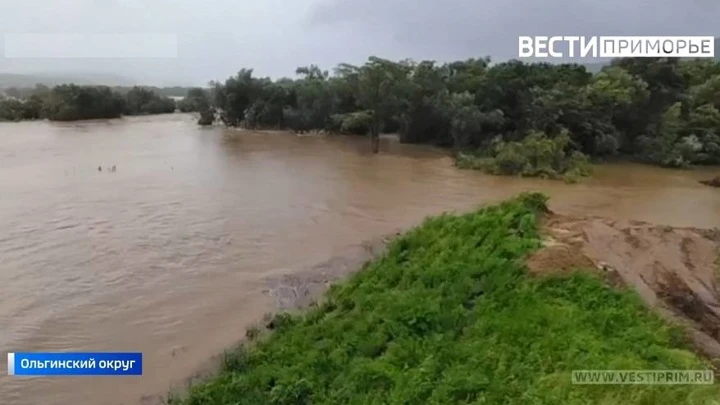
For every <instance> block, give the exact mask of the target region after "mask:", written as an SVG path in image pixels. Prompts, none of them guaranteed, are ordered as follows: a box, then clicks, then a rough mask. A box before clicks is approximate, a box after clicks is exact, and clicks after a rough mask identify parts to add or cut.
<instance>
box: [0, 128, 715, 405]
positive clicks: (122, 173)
mask: <svg viewBox="0 0 720 405" xmlns="http://www.w3.org/2000/svg"><path fill="white" fill-rule="evenodd" d="M113 165H115V166H116V170H115V171H111V170H110V167H112V166H113ZM98 166H101V167H102V171H98ZM717 174H720V173H718V171H717V170H702V171H675V170H665V169H660V168H655V167H648V166H641V165H631V164H619V165H618V164H613V165H605V166H600V167H597V168H596V173H595V177H594V178H593V179H591V180H589V181H586V182H584V183H582V184H578V185H567V184H564V183H562V182H554V181H542V180H528V179H518V178H507V177H492V176H487V175H484V174H482V173H478V172H473V171H461V170H457V169H455V168H454V167H453V164H452V159H451V158H450V157H448V155H447V153H446V152H445V151H443V150H439V149H434V148H431V147H427V146H414V145H401V144H398V143H397V142H396V141H394V140H393V139H392V138H386V139H383V140H382V145H381V153H380V154H378V155H372V154H370V153H369V142H368V141H367V139H365V138H362V137H342V136H336V137H322V136H296V135H293V134H285V133H253V132H236V131H224V130H222V129H220V128H212V129H201V128H198V127H197V126H196V125H195V124H194V121H193V118H192V117H191V116H189V115H183V114H176V115H166V116H156V117H147V118H128V119H122V120H111V121H99V122H83V123H72V124H50V123H46V122H28V123H8V124H0V352H9V351H141V352H143V353H144V363H145V364H144V375H143V376H141V377H121V378H118V377H94V378H93V377H71V378H65V377H63V378H17V377H8V376H7V375H5V374H6V372H5V370H6V363H5V361H6V356H5V355H4V354H2V355H1V356H0V362H2V363H0V368H1V369H2V371H1V372H0V403H1V404H3V405H20V404H42V405H49V404H57V405H98V404H102V405H113V404H139V403H151V402H152V401H154V400H155V399H156V398H157V396H158V395H163V394H165V393H166V392H167V390H168V388H169V387H171V386H175V387H177V386H182V385H183V384H184V382H185V380H186V378H187V377H188V376H190V375H192V374H193V373H195V372H197V371H198V370H200V369H202V368H203V367H205V366H206V365H207V363H208V359H210V358H211V357H212V356H213V355H216V354H217V353H219V352H221V351H222V350H223V349H224V348H226V347H228V346H230V345H232V344H233V343H234V342H236V341H238V339H240V338H241V337H242V336H244V331H245V329H246V327H248V326H249V325H252V324H253V323H255V322H257V321H258V320H260V319H261V318H262V316H263V314H265V313H267V312H269V311H272V310H274V308H275V302H274V300H273V299H272V298H271V297H269V296H268V295H267V294H266V293H265V291H266V289H267V281H266V280H267V279H268V278H269V277H277V276H280V275H283V274H293V273H295V272H299V271H302V270H303V269H307V268H309V267H312V266H313V265H314V264H316V263H319V262H322V261H325V260H328V259H329V258H333V257H338V256H340V257H341V256H342V255H343V252H346V251H348V249H351V248H353V246H358V245H359V244H360V243H362V242H363V241H366V240H370V239H372V238H375V237H377V236H378V235H383V234H387V233H390V232H394V231H395V230H397V229H400V228H405V227H408V226H412V225H414V224H417V223H418V222H420V221H421V220H422V219H423V218H424V217H425V216H427V215H431V214H437V213H440V212H443V211H449V210H467V209H470V208H472V207H474V206H477V205H478V204H485V203H490V202H495V201H498V200H501V199H503V198H506V197H508V196H511V195H513V194H515V193H518V192H521V191H524V190H542V191H544V192H546V193H548V194H549V195H550V196H551V197H552V199H551V207H552V208H553V209H554V210H557V211H560V212H565V213H571V214H592V215H602V216H609V217H614V218H623V219H638V220H645V221H650V222H655V223H660V224H668V225H679V226H696V227H720V190H718V189H713V188H710V187H707V186H703V185H701V184H698V183H697V180H699V179H704V178H709V177H711V176H713V175H717Z"/></svg>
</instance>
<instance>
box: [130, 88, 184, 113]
mask: <svg viewBox="0 0 720 405" xmlns="http://www.w3.org/2000/svg"><path fill="white" fill-rule="evenodd" d="M125 99H126V102H125V114H127V115H147V114H168V113H172V112H174V111H175V108H176V105H175V101H173V100H172V99H170V98H167V97H161V96H160V95H158V94H157V93H156V92H155V91H153V90H151V89H148V88H144V87H133V88H132V89H131V90H130V91H128V93H127V94H126V95H125Z"/></svg>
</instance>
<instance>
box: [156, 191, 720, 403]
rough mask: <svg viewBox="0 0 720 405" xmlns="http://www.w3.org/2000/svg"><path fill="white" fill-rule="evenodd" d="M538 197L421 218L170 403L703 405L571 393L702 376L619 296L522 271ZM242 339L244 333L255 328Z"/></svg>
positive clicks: (633, 394)
mask: <svg viewBox="0 0 720 405" xmlns="http://www.w3.org/2000/svg"><path fill="white" fill-rule="evenodd" d="M545 201H546V199H545V197H544V196H542V195H539V194H526V195H522V196H520V197H518V198H515V199H512V200H509V201H506V202H504V203H502V204H500V205H497V206H491V207H486V208H483V209H480V210H477V211H475V212H472V213H469V214H465V215H459V216H455V215H447V214H446V215H441V216H439V217H435V218H430V219H428V220H426V221H425V222H424V223H423V224H422V225H420V226H419V227H417V228H415V229H413V230H410V231H409V232H407V233H406V234H404V235H402V236H400V237H399V238H397V239H395V240H394V241H392V242H391V244H390V245H389V246H388V250H387V252H386V254H385V255H383V256H382V257H381V258H379V259H377V260H375V261H373V262H371V263H369V264H367V265H366V266H365V267H364V268H363V269H362V270H361V271H360V272H358V273H356V274H355V275H354V276H353V277H351V278H350V279H349V280H348V281H347V282H345V283H342V284H339V285H335V286H333V287H332V288H331V289H330V291H329V292H328V293H327V294H326V296H325V299H324V300H323V301H322V302H321V303H320V304H318V305H315V306H314V307H313V308H311V309H310V310H309V311H307V312H305V313H303V314H297V315H288V314H279V315H277V316H276V317H275V318H274V319H273V320H272V322H270V324H269V326H268V327H269V328H271V329H273V330H272V332H271V333H270V334H269V335H268V336H265V337H260V338H258V339H256V340H255V341H254V342H252V343H249V344H247V345H245V346H242V347H240V348H237V349H234V350H232V351H229V352H227V353H226V356H225V361H224V366H223V368H222V370H221V371H220V372H219V374H217V375H215V376H213V377H211V378H210V379H208V380H207V381H205V382H203V383H200V384H198V385H195V386H193V387H191V388H190V390H189V392H188V393H186V394H185V395H184V396H183V397H174V398H171V399H170V401H169V402H170V403H172V404H183V405H204V404H208V405H210V404H212V405H221V404H228V405H229V404H233V405H242V404H248V405H255V404H276V405H289V404H316V405H320V404H370V403H384V404H468V403H476V404H480V403H486V404H516V403H533V404H538V405H540V404H548V405H550V404H552V405H555V404H560V403H562V404H583V405H584V404H619V403H622V404H659V405H661V404H668V405H675V404H680V403H683V404H707V403H711V401H712V400H715V399H717V398H718V395H720V388H719V387H718V386H717V385H705V386H703V385H675V386H663V385H635V386H619V385H595V386H583V385H573V384H572V382H571V375H572V372H571V371H572V370H587V369H600V370H607V369H626V370H627V369H630V370H638V369H707V368H709V365H708V364H707V363H706V362H705V361H703V360H701V359H699V358H698V357H697V356H696V355H694V354H693V353H692V352H690V351H688V350H687V349H686V346H685V341H684V337H683V336H684V335H683V333H681V332H680V330H679V329H675V328H674V327H669V326H667V325H666V324H664V323H663V322H662V321H661V320H660V319H659V318H658V317H657V316H655V315H654V314H652V313H650V312H649V310H648V309H647V308H646V307H644V306H643V305H642V304H641V302H640V299H639V298H638V297H637V296H636V295H635V294H633V293H630V292H627V291H615V290H613V289H612V288H610V287H608V285H607V284H606V283H605V282H604V281H603V280H600V279H599V278H598V277H596V276H592V275H590V273H582V272H577V273H575V274H564V275H559V274H556V275H544V276H537V277H535V276H532V277H531V276H529V275H528V273H527V272H526V269H525V266H524V264H523V258H524V257H525V256H526V255H527V254H528V253H529V252H531V251H533V250H535V249H537V248H538V247H539V246H540V245H541V242H540V238H539V236H538V230H537V228H536V221H537V219H538V216H539V215H540V214H541V213H542V212H544V211H545ZM252 332H253V333H249V334H248V336H250V337H255V336H256V335H257V331H256V330H253V331H252Z"/></svg>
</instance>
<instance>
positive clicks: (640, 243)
mask: <svg viewBox="0 0 720 405" xmlns="http://www.w3.org/2000/svg"><path fill="white" fill-rule="evenodd" d="M542 226H543V233H544V235H545V238H546V239H545V240H546V247H545V248H543V249H541V250H540V251H538V252H536V253H535V254H534V255H532V256H531V257H530V258H529V259H528V267H529V269H530V271H532V272H547V271H560V272H566V271H569V270H571V268H572V267H575V268H588V267H591V268H593V269H595V271H598V270H604V271H605V272H607V273H608V274H609V275H611V276H613V277H615V278H616V279H617V281H619V282H621V283H622V284H624V285H627V286H630V287H632V288H633V289H635V290H636V291H637V292H638V293H639V294H640V296H641V297H642V298H643V300H644V301H645V302H646V303H647V304H648V305H649V306H650V307H652V308H655V309H656V310H658V311H659V312H660V313H661V314H662V315H663V316H665V317H666V318H671V319H672V321H674V322H680V323H681V324H683V325H685V326H686V327H687V328H688V334H689V335H690V336H691V338H692V340H693V341H694V343H695V344H696V345H697V346H698V348H699V349H700V350H701V351H702V352H703V353H704V354H705V355H707V356H709V357H710V358H711V359H712V360H713V362H714V363H716V364H720V290H719V289H718V266H717V260H718V252H719V251H720V238H718V237H717V236H718V230H706V229H696V228H675V227H668V226H657V225H653V224H649V223H645V222H640V221H614V220H609V219H605V218H597V217H584V218H578V217H570V216H564V215H559V214H553V213H551V214H549V215H548V216H547V217H546V218H545V219H543V221H542ZM553 267H555V269H553Z"/></svg>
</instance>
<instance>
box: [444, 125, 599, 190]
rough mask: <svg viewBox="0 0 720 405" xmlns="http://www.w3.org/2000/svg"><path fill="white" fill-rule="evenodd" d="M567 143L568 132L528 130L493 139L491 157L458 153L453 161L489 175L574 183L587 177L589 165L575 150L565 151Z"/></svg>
mask: <svg viewBox="0 0 720 405" xmlns="http://www.w3.org/2000/svg"><path fill="white" fill-rule="evenodd" d="M569 144H570V136H569V135H568V133H567V131H562V132H561V133H560V134H559V135H557V136H555V137H553V138H549V137H548V136H547V135H545V134H544V133H542V132H538V131H531V132H530V133H529V134H528V135H527V136H526V137H525V138H523V139H522V140H521V141H518V142H504V141H498V142H495V143H494V145H493V146H492V147H491V154H490V156H486V157H483V156H474V155H470V154H465V153H460V154H458V156H457V159H456V164H457V166H458V167H460V168H466V169H479V170H484V171H486V172H488V173H491V174H498V175H520V176H525V177H540V178H549V179H563V180H565V181H568V182H576V181H578V180H579V179H580V178H582V177H586V176H589V175H590V173H591V168H590V163H589V160H588V158H587V156H585V155H584V154H582V153H581V152H578V151H571V152H568V145H569Z"/></svg>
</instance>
